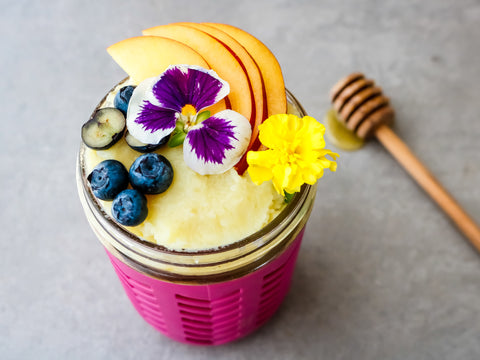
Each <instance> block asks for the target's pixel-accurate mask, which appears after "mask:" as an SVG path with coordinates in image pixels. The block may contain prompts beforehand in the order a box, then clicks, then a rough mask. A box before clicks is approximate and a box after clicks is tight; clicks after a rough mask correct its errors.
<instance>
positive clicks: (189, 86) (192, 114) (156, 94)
mask: <svg viewBox="0 0 480 360" xmlns="http://www.w3.org/2000/svg"><path fill="white" fill-rule="evenodd" d="M229 92H230V87H229V85H228V83H227V82H225V81H224V80H222V79H220V77H218V75H217V74H216V73H215V72H214V71H213V70H206V69H204V68H201V67H199V66H192V65H174V66H169V67H168V68H167V70H166V71H165V72H164V73H162V74H161V75H160V76H158V77H155V78H150V79H146V80H145V81H143V82H142V83H140V84H139V85H138V86H137V87H136V89H135V90H134V92H133V94H132V97H131V99H130V103H129V107H128V112H127V127H128V131H129V132H130V134H131V135H132V136H133V137H135V138H137V139H138V140H140V141H141V142H143V143H146V144H156V143H158V142H159V141H160V140H162V139H163V138H164V137H165V136H168V135H170V134H171V133H172V132H173V131H174V130H175V129H176V128H178V127H179V125H180V128H182V129H184V131H185V132H186V133H187V134H186V136H185V142H184V150H183V151H184V159H185V162H186V164H187V165H188V166H189V167H190V168H191V169H193V170H194V171H196V172H198V173H199V174H202V175H206V174H220V173H223V172H225V171H227V170H228V169H230V168H231V167H232V166H234V165H235V164H236V163H237V162H238V161H239V160H240V158H241V157H242V155H243V153H244V152H245V151H246V149H247V147H248V144H249V141H250V137H251V127H250V123H249V121H248V119H246V118H245V117H244V116H243V115H241V114H239V113H237V112H235V111H232V110H224V111H221V112H219V113H218V114H215V115H214V116H211V117H209V118H207V119H206V120H204V121H201V122H200V121H198V123H197V115H198V114H199V113H200V112H201V110H203V109H205V108H206V107H209V106H211V105H213V104H215V103H217V102H218V101H220V100H221V99H223V98H224V97H225V96H227V95H228V93H229ZM201 117H202V118H204V117H203V116H201Z"/></svg>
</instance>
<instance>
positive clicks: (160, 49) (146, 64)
mask: <svg viewBox="0 0 480 360" xmlns="http://www.w3.org/2000/svg"><path fill="white" fill-rule="evenodd" d="M107 52H108V53H109V54H110V55H111V56H112V58H113V60H115V62H116V63H117V64H118V65H119V66H120V67H121V68H122V69H123V70H125V72H126V73H127V74H128V75H129V76H130V79H131V80H132V82H133V83H134V84H136V85H138V84H139V83H140V82H142V81H143V80H145V79H147V78H150V77H154V76H158V75H160V74H161V73H162V72H164V71H165V70H166V69H167V67H168V66H169V65H174V64H186V65H198V66H202V67H204V68H209V66H208V63H207V62H206V61H205V59H204V58H203V57H202V56H201V55H200V54H198V53H197V52H196V51H195V50H193V49H192V48H190V47H188V46H187V45H185V44H182V43H181V42H178V41H175V40H172V39H167V38H162V37H159V36H138V37H133V38H129V39H125V40H122V41H120V42H118V43H116V44H113V45H111V46H110V47H108V48H107ZM227 108H228V107H227V106H226V102H225V100H223V99H222V100H221V101H220V102H218V103H217V104H215V105H213V106H211V107H210V108H208V109H207V110H210V111H211V112H212V113H215V112H218V111H221V110H225V109H227Z"/></svg>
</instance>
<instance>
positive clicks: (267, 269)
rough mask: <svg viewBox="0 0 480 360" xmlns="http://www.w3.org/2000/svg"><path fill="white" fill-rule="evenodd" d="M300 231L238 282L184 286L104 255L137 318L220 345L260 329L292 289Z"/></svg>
mask: <svg viewBox="0 0 480 360" xmlns="http://www.w3.org/2000/svg"><path fill="white" fill-rule="evenodd" d="M302 237H303V231H302V232H301V233H300V234H299V235H298V236H297V238H296V239H295V241H294V242H293V243H292V244H291V245H290V246H289V248H288V249H286V250H285V251H284V252H283V253H282V254H281V255H280V256H279V257H278V258H276V259H275V260H273V261H272V262H270V263H269V264H267V265H266V266H264V267H262V268H261V269H258V270H256V271H254V272H253V273H250V274H248V275H245V276H242V277H240V278H238V279H234V280H230V281H225V282H220V283H213V284H206V285H186V284H176V283H171V282H166V281H162V280H159V279H155V278H152V277H150V276H147V275H144V274H142V273H141V272H138V271H136V270H135V269H132V268H131V267H130V266H128V265H126V264H124V263H123V262H122V261H120V260H119V259H117V258H116V257H115V256H113V255H112V254H110V253H109V252H108V251H107V253H108V256H109V257H110V260H111V262H112V264H113V267H114V268H115V271H116V272H117V275H118V277H119V279H120V281H121V282H122V285H123V287H124V289H125V291H126V293H127V295H128V297H129V298H130V300H131V302H132V304H133V306H134V307H135V309H137V311H138V312H139V314H140V315H141V316H142V317H143V318H144V319H145V321H147V322H148V323H149V324H150V325H152V326H153V327H154V328H155V329H157V330H158V331H160V332H161V333H163V334H164V335H166V336H168V337H170V338H172V339H174V340H177V341H180V342H183V343H189V344H196V345H220V344H223V343H226V342H230V341H233V340H236V339H238V338H241V337H243V336H245V335H247V334H249V333H251V332H252V331H254V330H255V329H257V328H258V327H260V326H261V325H263V324H264V323H265V322H266V321H267V320H268V319H269V318H270V317H271V316H272V315H273V314H274V313H275V312H276V311H277V309H278V308H279V307H280V304H281V303H282V301H283V299H284V297H285V295H286V294H287V292H288V289H289V287H290V281H291V278H292V273H293V269H294V266H295V261H296V258H297V254H298V250H299V248H300V243H301V241H302Z"/></svg>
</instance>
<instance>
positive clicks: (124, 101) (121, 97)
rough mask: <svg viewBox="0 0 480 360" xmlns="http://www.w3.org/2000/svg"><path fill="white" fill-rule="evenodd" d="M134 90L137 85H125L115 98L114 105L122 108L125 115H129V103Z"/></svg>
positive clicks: (119, 108)
mask: <svg viewBox="0 0 480 360" xmlns="http://www.w3.org/2000/svg"><path fill="white" fill-rule="evenodd" d="M133 90H135V86H132V85H128V86H124V87H122V88H121V89H120V91H119V92H117V94H116V95H115V98H114V99H113V106H115V107H116V108H117V109H118V110H120V111H121V112H122V113H123V115H127V109H128V103H129V102H130V98H131V97H132V93H133Z"/></svg>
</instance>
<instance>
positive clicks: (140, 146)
mask: <svg viewBox="0 0 480 360" xmlns="http://www.w3.org/2000/svg"><path fill="white" fill-rule="evenodd" d="M169 138H170V135H167V136H165V137H164V138H163V139H162V140H160V142H159V143H158V144H144V143H142V142H141V141H140V140H137V139H136V138H134V137H133V136H132V135H130V133H129V132H128V131H127V134H126V135H125V141H126V142H127V144H128V146H130V147H131V148H132V149H133V150H135V151H138V152H141V153H147V152H152V151H155V150H157V149H158V148H160V147H161V146H162V145H164V144H166V143H167V142H168V139H169Z"/></svg>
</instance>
